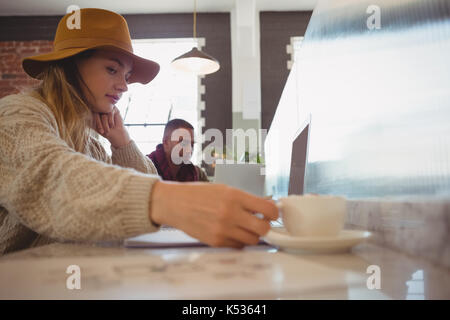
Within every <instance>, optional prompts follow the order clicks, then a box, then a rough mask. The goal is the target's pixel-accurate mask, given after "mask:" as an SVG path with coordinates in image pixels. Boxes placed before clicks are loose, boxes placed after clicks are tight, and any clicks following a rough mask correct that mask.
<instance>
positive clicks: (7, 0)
mask: <svg viewBox="0 0 450 320" xmlns="http://www.w3.org/2000/svg"><path fill="white" fill-rule="evenodd" d="M235 1H242V0H197V11H199V12H229V11H231V10H232V9H233V8H234V6H235ZM316 2H317V0H255V3H256V10H258V11H296V10H312V9H314V6H315V4H316ZM73 4H76V5H77V6H79V7H80V8H93V7H97V8H103V9H107V10H111V11H115V12H117V13H120V14H127V13H178V12H192V11H193V9H194V0H125V1H124V0H1V3H0V16H13V15H63V14H65V12H66V8H67V7H68V6H69V5H73Z"/></svg>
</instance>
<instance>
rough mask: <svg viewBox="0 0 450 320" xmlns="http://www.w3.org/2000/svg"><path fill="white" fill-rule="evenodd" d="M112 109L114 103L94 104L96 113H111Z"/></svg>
mask: <svg viewBox="0 0 450 320" xmlns="http://www.w3.org/2000/svg"><path fill="white" fill-rule="evenodd" d="M113 109H114V105H113V104H112V103H108V104H105V105H102V106H96V107H95V108H94V112H97V113H111V112H112V111H113Z"/></svg>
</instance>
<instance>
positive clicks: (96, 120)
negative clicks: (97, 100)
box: [94, 113, 105, 134]
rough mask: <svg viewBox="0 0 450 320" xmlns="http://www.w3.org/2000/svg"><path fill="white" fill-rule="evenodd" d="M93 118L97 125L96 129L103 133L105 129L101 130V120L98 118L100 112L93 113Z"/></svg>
mask: <svg viewBox="0 0 450 320" xmlns="http://www.w3.org/2000/svg"><path fill="white" fill-rule="evenodd" d="M94 118H95V123H96V125H97V131H98V132H99V133H100V134H103V133H104V132H105V131H104V130H103V126H102V121H101V119H100V114H98V113H95V114H94Z"/></svg>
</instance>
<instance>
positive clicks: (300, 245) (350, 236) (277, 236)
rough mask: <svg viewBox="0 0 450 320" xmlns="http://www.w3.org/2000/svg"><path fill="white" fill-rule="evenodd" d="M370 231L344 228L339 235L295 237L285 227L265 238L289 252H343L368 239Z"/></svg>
mask: <svg viewBox="0 0 450 320" xmlns="http://www.w3.org/2000/svg"><path fill="white" fill-rule="evenodd" d="M371 235H372V234H371V233H370V232H369V231H360V230H342V231H341V233H340V234H339V235H338V236H337V237H293V236H291V235H289V234H288V233H287V231H286V229H285V228H280V227H278V228H272V229H271V230H270V231H269V232H268V233H267V235H266V236H265V237H264V238H263V239H264V240H265V241H266V242H267V243H269V244H271V245H273V246H276V247H279V248H280V249H282V250H284V251H288V252H305V251H309V252H315V253H342V252H346V251H349V250H350V249H351V248H352V247H353V246H355V245H357V244H358V243H360V242H361V241H364V240H366V239H368V238H369V237H370V236H371Z"/></svg>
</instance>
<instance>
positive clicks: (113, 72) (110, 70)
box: [106, 67, 117, 74]
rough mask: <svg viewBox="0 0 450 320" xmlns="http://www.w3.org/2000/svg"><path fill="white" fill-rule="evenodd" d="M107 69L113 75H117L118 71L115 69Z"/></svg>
mask: <svg viewBox="0 0 450 320" xmlns="http://www.w3.org/2000/svg"><path fill="white" fill-rule="evenodd" d="M106 69H107V70H108V72H109V73H111V74H115V73H116V72H117V71H116V70H115V69H114V68H111V67H106Z"/></svg>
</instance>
